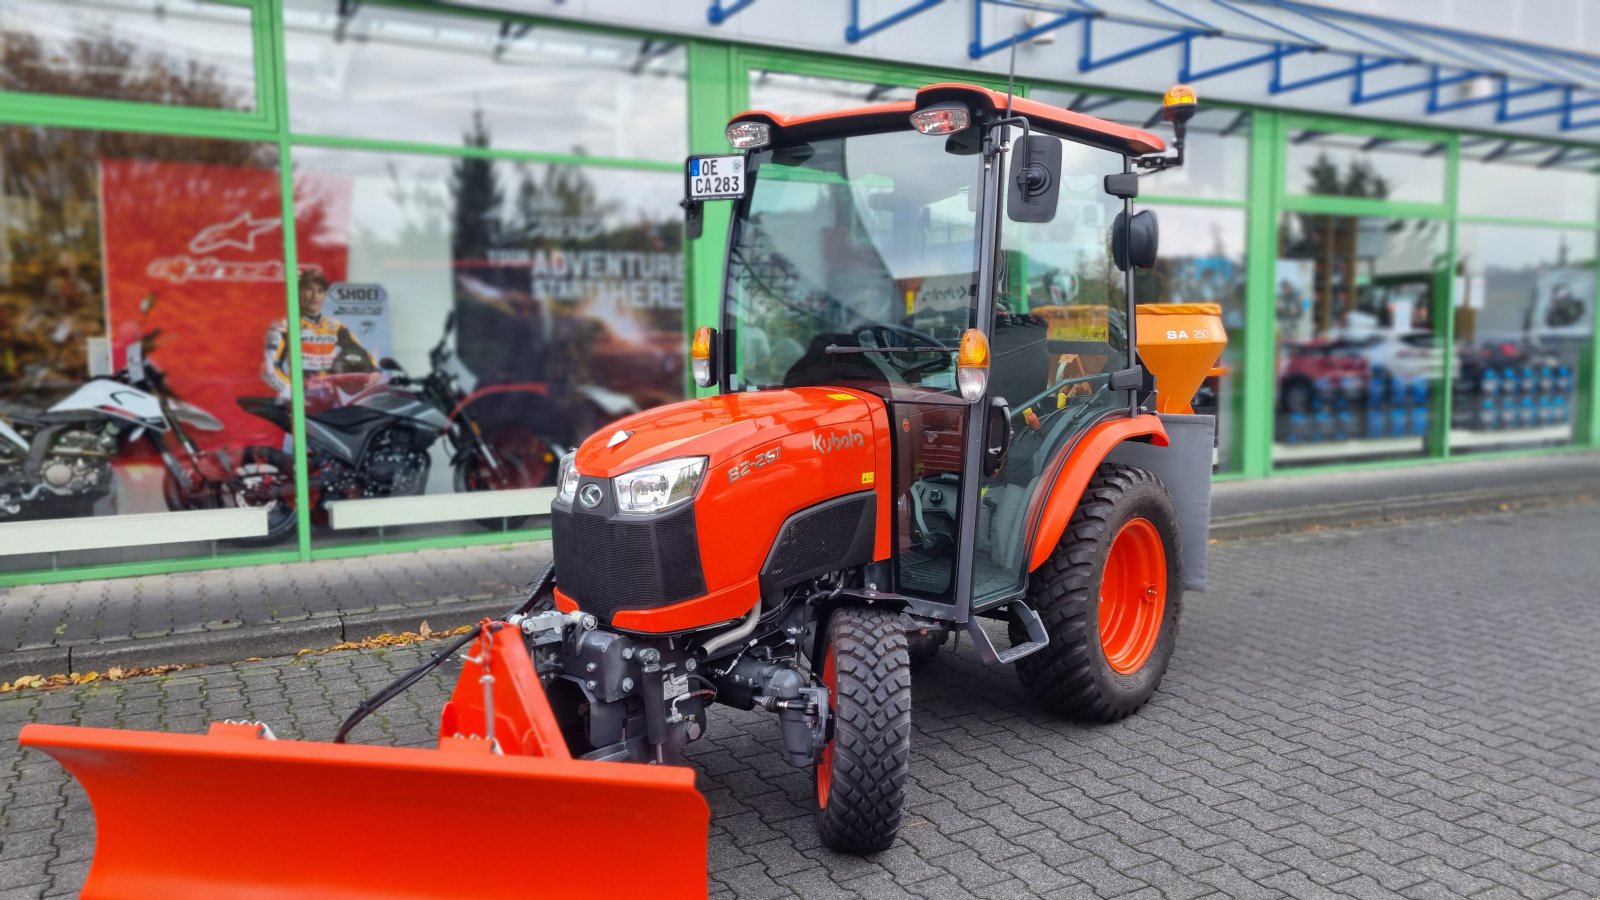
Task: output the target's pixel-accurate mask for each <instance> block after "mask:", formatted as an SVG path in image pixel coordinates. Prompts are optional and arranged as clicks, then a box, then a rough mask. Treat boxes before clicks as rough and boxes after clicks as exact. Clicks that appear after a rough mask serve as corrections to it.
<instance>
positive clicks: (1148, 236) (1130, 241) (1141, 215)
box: [1111, 209, 1160, 272]
mask: <svg viewBox="0 0 1600 900" xmlns="http://www.w3.org/2000/svg"><path fill="white" fill-rule="evenodd" d="M1125 225H1126V227H1124V226H1125ZM1159 236H1160V235H1159V229H1158V228H1157V227H1156V214H1155V213H1153V212H1151V211H1150V210H1148V209H1141V210H1139V211H1138V212H1136V213H1134V214H1133V219H1132V220H1129V219H1128V218H1127V216H1126V214H1124V213H1117V217H1116V219H1115V220H1113V221H1112V223H1111V257H1112V259H1114V260H1116V263H1117V268H1119V269H1121V270H1122V271H1124V272H1126V271H1128V264H1129V263H1130V262H1131V263H1132V264H1133V265H1135V266H1138V267H1139V268H1141V269H1148V268H1150V267H1151V266H1153V265H1155V264H1156V244H1157V242H1158V241H1157V238H1158V237H1159Z"/></svg>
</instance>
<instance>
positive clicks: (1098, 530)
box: [1012, 463, 1183, 722]
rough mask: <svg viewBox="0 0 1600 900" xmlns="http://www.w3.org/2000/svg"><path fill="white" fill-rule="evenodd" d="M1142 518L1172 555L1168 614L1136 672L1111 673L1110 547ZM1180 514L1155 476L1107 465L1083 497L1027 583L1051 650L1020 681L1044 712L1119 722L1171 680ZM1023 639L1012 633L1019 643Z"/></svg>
mask: <svg viewBox="0 0 1600 900" xmlns="http://www.w3.org/2000/svg"><path fill="white" fill-rule="evenodd" d="M1137 517H1143V518H1145V519H1148V520H1150V522H1151V523H1152V524H1154V525H1155V526H1156V529H1157V531H1158V532H1160V534H1161V538H1162V543H1163V545H1164V546H1165V550H1166V563H1167V598H1166V613H1165V615H1164V617H1163V621H1162V623H1161V630H1160V633H1159V636H1158V637H1157V640H1156V645H1155V648H1154V650H1153V651H1152V652H1151V654H1150V658H1149V659H1147V660H1146V661H1145V663H1144V665H1143V666H1141V667H1140V668H1139V670H1138V671H1137V672H1134V673H1132V674H1130V675H1123V674H1121V673H1118V672H1117V671H1115V670H1113V669H1112V668H1111V665H1110V663H1108V662H1107V661H1106V656H1105V651H1104V649H1103V648H1102V647H1101V644H1100V624H1099V614H1100V582H1101V577H1102V575H1103V574H1104V571H1105V564H1106V557H1107V555H1108V554H1109V553H1110V550H1111V543H1112V541H1113V540H1114V539H1115V537H1116V535H1117V534H1118V532H1119V531H1120V530H1121V528H1122V526H1123V525H1124V524H1126V523H1127V522H1128V520H1130V519H1133V518H1137ZM1177 521H1178V516H1177V511H1176V510H1175V509H1174V507H1173V505H1172V498H1171V497H1170V496H1169V495H1168V494H1167V489H1166V486H1165V485H1163V484H1162V483H1161V480H1160V479H1159V478H1157V477H1156V476H1155V475H1154V474H1152V473H1151V472H1149V471H1148V470H1145V469H1141V468H1137V467H1135V466H1126V465H1121V464H1119V463H1103V464H1101V466H1100V468H1099V470H1098V471H1096V473H1095V477H1094V479H1093V480H1092V481H1090V482H1089V486H1088V487H1087V488H1086V489H1085V490H1084V492H1083V497H1082V499H1080V500H1079V501H1078V508H1077V509H1076V510H1075V511H1074V512H1073V514H1072V519H1071V520H1070V521H1069V522H1068V523H1067V528H1066V531H1065V532H1064V533H1063V534H1062V536H1061V542H1060V543H1059V544H1058V545H1057V546H1056V550H1055V552H1054V553H1052V554H1051V555H1050V558H1049V559H1048V560H1046V561H1045V563H1044V565H1042V566H1040V567H1039V568H1038V569H1036V570H1035V571H1034V572H1033V574H1032V575H1031V576H1029V579H1028V602H1029V603H1030V604H1032V605H1033V608H1034V609H1035V610H1037V611H1038V612H1039V615H1040V617H1041V618H1042V619H1043V620H1044V627H1045V631H1046V632H1047V633H1048V634H1049V635H1050V643H1049V645H1048V646H1046V647H1045V648H1044V649H1042V650H1040V651H1038V652H1037V653H1034V654H1032V655H1029V656H1026V657H1023V658H1022V659H1020V660H1017V675H1018V677H1019V678H1020V679H1021V681H1022V683H1023V685H1024V686H1025V687H1027V689H1028V690H1029V692H1030V693H1032V694H1033V696H1034V697H1035V698H1036V699H1038V701H1039V702H1040V703H1042V704H1043V705H1044V706H1045V707H1047V708H1049V709H1050V710H1051V711H1053V712H1056V713H1058V714H1060V715H1064V716H1067V717H1069V718H1073V719H1078V720H1080V721H1085V722H1115V721H1117V720H1119V719H1123V718H1126V717H1127V716H1129V715H1132V714H1133V713H1134V712H1135V711H1137V710H1138V709H1139V708H1140V707H1141V706H1144V705H1145V703H1147V702H1148V701H1149V700H1150V697H1151V695H1152V694H1154V693H1155V690H1156V687H1157V686H1158V685H1160V683H1161V678H1162V676H1163V675H1165V674H1166V671H1167V663H1168V662H1169V661H1170V660H1171V658H1172V650H1173V647H1174V645H1176V643H1177V636H1178V619H1179V615H1180V613H1181V611H1182V606H1183V579H1182V575H1181V573H1182V568H1183V561H1182V558H1181V556H1180V553H1181V549H1180V544H1179V541H1178V530H1177ZM1018 637H1019V636H1018V635H1017V634H1015V633H1013V634H1012V640H1013V641H1016V640H1017V639H1018Z"/></svg>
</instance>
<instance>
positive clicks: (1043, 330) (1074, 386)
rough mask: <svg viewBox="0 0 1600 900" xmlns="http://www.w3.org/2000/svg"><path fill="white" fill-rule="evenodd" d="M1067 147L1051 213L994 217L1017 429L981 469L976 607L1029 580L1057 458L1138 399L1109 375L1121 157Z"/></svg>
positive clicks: (993, 346)
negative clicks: (1031, 541) (1112, 178)
mask: <svg viewBox="0 0 1600 900" xmlns="http://www.w3.org/2000/svg"><path fill="white" fill-rule="evenodd" d="M1053 140H1059V139H1055V138H1053ZM1061 149H1062V165H1061V172H1060V178H1061V183H1062V187H1061V195H1060V201H1059V204H1058V205H1057V208H1056V215H1055V217H1054V219H1052V220H1051V221H1049V222H1041V223H1023V222H1014V221H1011V219H1010V218H1008V217H1007V216H1006V215H1005V214H1004V211H1003V210H1002V214H1001V215H1000V216H999V220H998V227H999V236H998V241H997V244H998V249H997V253H996V261H995V265H994V279H995V285H994V304H993V314H992V315H991V316H990V320H989V322H987V323H986V324H987V325H988V329H989V333H988V337H989V346H990V355H991V362H990V369H989V387H988V398H987V401H986V406H988V407H989V408H990V409H992V408H993V407H994V406H995V405H996V404H1003V406H1004V407H1005V409H1006V410H1007V413H1008V417H1009V425H1010V427H1011V429H1012V436H1011V440H1010V445H1009V447H1008V449H1007V452H1006V455H1005V458H1004V462H1003V465H1002V466H1001V467H1000V468H999V469H998V471H986V470H984V469H983V468H981V467H980V469H979V471H978V473H977V474H978V477H977V479H976V481H977V485H976V488H977V489H976V491H975V494H976V496H975V497H974V504H975V516H974V519H975V521H974V526H973V529H974V530H973V550H972V565H971V568H970V570H969V576H968V577H969V578H970V580H971V584H970V591H971V595H970V596H971V605H970V609H971V610H973V611H978V610H982V609H984V608H986V607H988V606H993V605H997V604H999V603H1002V602H1004V601H1005V600H1007V599H1010V598H1014V597H1016V596H1018V595H1019V594H1021V593H1022V592H1023V591H1024V590H1025V588H1026V586H1027V576H1028V570H1027V564H1028V558H1029V555H1030V554H1029V547H1028V538H1029V532H1030V529H1031V521H1030V517H1031V516H1033V515H1034V514H1036V512H1037V503H1038V502H1039V501H1042V497H1041V496H1040V495H1041V494H1042V493H1043V492H1045V491H1048V490H1049V488H1050V486H1051V483H1053V480H1054V475H1055V471H1054V469H1055V468H1056V467H1057V466H1059V463H1060V460H1061V459H1062V458H1063V457H1064V455H1065V452H1066V451H1067V450H1068V449H1069V448H1070V447H1071V446H1072V445H1073V444H1074V443H1075V442H1076V441H1077V439H1078V438H1079V437H1080V436H1082V435H1083V433H1084V432H1085V431H1086V430H1087V429H1088V428H1089V427H1090V426H1091V425H1094V424H1096V423H1097V422H1100V421H1103V420H1105V419H1108V418H1114V417H1118V416H1124V415H1127V413H1128V408H1129V402H1130V399H1131V398H1130V397H1129V392H1128V391H1126V390H1112V389H1111V385H1110V376H1111V373H1113V372H1115V371H1117V370H1119V369H1122V368H1123V367H1125V366H1126V365H1127V359H1128V326H1127V321H1126V320H1127V293H1126V291H1125V289H1124V276H1123V273H1122V272H1121V270H1119V269H1118V268H1117V267H1116V264H1115V263H1114V261H1113V260H1112V257H1111V252H1110V241H1109V240H1108V237H1109V235H1110V230H1111V226H1112V222H1113V221H1114V219H1115V218H1116V215H1117V213H1118V212H1120V211H1122V208H1123V204H1122V201H1121V200H1120V199H1118V198H1116V197H1112V196H1110V195H1108V194H1106V193H1105V192H1104V181H1105V176H1106V175H1109V174H1112V173H1114V172H1121V171H1123V166H1124V160H1123V157H1122V156H1121V155H1120V154H1117V153H1113V152H1110V151H1107V150H1100V149H1097V148H1094V147H1089V146H1086V145H1083V144H1078V143H1075V142H1072V141H1062V148H1061ZM1002 200H1003V195H1002ZM996 419H998V416H996ZM996 427H997V424H990V425H989V430H990V431H991V432H992V431H994V430H995V428H996ZM984 441H985V442H986V443H987V444H989V445H994V444H995V443H997V436H996V435H993V434H989V435H986V436H985V437H984ZM989 468H990V469H992V468H993V467H992V466H990V467H989Z"/></svg>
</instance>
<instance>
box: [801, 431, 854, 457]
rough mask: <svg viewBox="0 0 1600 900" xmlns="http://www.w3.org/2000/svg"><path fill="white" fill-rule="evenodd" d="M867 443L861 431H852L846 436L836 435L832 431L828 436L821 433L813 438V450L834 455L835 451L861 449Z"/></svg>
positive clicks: (846, 433)
mask: <svg viewBox="0 0 1600 900" xmlns="http://www.w3.org/2000/svg"><path fill="white" fill-rule="evenodd" d="M866 442H867V439H866V438H865V437H862V435H861V432H859V431H854V430H852V431H847V432H845V433H844V434H834V433H833V432H831V431H830V432H828V433H827V434H822V433H820V432H819V433H817V434H813V435H812V436H811V449H813V450H815V451H817V452H818V453H832V452H833V451H835V450H844V449H848V448H850V447H859V446H861V445H862V444H865V443H866Z"/></svg>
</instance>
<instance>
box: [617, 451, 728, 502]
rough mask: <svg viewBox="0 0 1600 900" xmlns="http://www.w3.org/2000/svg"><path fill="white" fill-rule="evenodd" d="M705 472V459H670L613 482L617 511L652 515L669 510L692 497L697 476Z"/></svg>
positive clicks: (698, 457)
mask: <svg viewBox="0 0 1600 900" xmlns="http://www.w3.org/2000/svg"><path fill="white" fill-rule="evenodd" d="M705 473H706V458H705V457H704V456H694V457H685V458H682V459H669V460H667V461H665V462H658V463H654V464H653V465H648V466H645V467H644V468H642V469H634V470H633V471H632V472H629V473H628V474H626V475H618V476H617V477H616V478H614V479H612V481H613V482H614V483H615V484H616V486H617V511H618V512H623V513H653V512H660V511H661V510H663V509H671V508H672V507H674V506H677V505H679V504H681V503H687V502H688V501H689V500H691V499H693V498H694V492H695V488H697V487H699V486H700V477H701V476H702V475H704V474H705Z"/></svg>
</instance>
